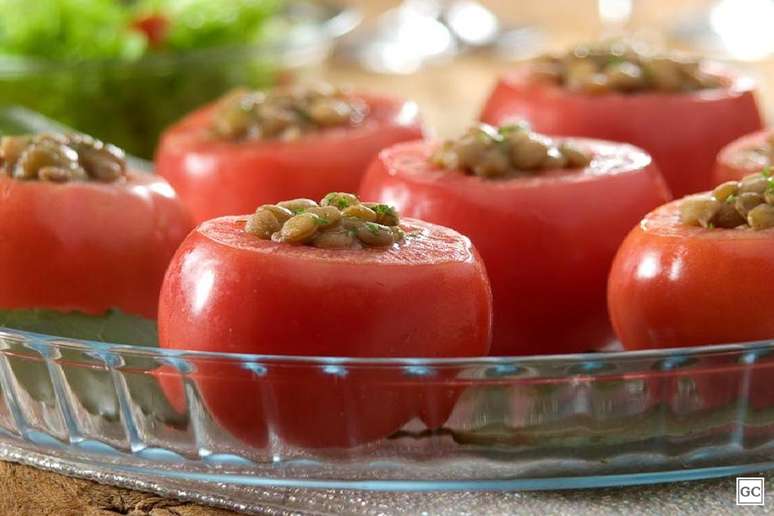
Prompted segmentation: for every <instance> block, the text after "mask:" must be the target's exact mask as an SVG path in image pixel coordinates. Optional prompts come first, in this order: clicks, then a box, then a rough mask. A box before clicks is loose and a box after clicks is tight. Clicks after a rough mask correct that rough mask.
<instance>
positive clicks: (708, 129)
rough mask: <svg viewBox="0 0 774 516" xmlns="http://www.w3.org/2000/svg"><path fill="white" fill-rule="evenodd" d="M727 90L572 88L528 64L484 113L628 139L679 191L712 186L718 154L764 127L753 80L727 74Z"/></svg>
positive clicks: (541, 127) (487, 117) (497, 91)
mask: <svg viewBox="0 0 774 516" xmlns="http://www.w3.org/2000/svg"><path fill="white" fill-rule="evenodd" d="M729 81H730V82H731V85H730V86H729V87H727V88H725V89H719V90H708V91H705V92H699V93H693V94H662V93H643V94H637V95H624V94H618V93H610V94H606V95H600V96H593V95H583V94H578V93H572V92H569V91H568V90H566V89H564V88H561V87H560V86H558V85H556V84H551V83H546V82H541V81H537V80H534V79H532V78H531V77H530V70H529V67H528V66H527V67H523V68H522V69H519V70H517V71H515V72H513V73H512V74H508V75H505V76H504V77H502V78H501V79H500V81H499V82H498V83H497V85H496V86H495V88H494V90H493V91H492V93H491V95H490V97H489V99H488V100H487V102H486V104H485V106H484V109H483V112H482V114H481V119H482V120H483V121H484V122H488V123H491V124H495V125H497V124H500V123H502V122H504V121H506V120H508V119H514V118H523V119H526V120H528V121H529V122H530V124H531V125H532V128H533V129H534V130H536V131H539V132H545V133H548V134H557V135H572V136H583V137H587V138H598V139H601V140H612V141H620V142H626V143H631V144H632V145H636V146H638V147H641V148H643V149H645V150H646V151H647V152H649V153H650V154H651V155H652V156H653V159H654V160H655V162H656V164H657V165H658V166H659V169H660V170H661V171H662V173H663V174H664V178H665V179H666V180H667V183H668V184H669V187H670V189H671V190H672V193H674V195H675V197H682V196H684V195H686V194H689V193H696V192H699V191H703V190H708V189H711V188H712V187H713V186H715V185H714V183H713V182H712V170H713V166H714V163H715V156H716V155H717V153H718V151H720V149H721V148H722V147H723V146H724V145H726V144H727V143H729V142H731V141H733V140H735V139H736V138H738V137H740V136H742V135H745V134H748V133H750V132H753V131H757V130H760V129H761V128H762V127H763V121H762V120H761V115H760V111H759V110H758V106H757V104H756V100H755V96H754V85H753V84H752V82H751V81H749V80H747V79H744V78H739V77H731V76H729Z"/></svg>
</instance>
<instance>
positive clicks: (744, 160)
mask: <svg viewBox="0 0 774 516" xmlns="http://www.w3.org/2000/svg"><path fill="white" fill-rule="evenodd" d="M771 134H772V133H771V131H770V130H766V131H758V132H757V133H753V134H748V135H747V136H743V137H742V138H739V139H738V140H736V141H734V142H732V143H730V144H728V145H726V146H725V147H724V148H723V150H721V151H720V154H718V159H717V163H716V164H715V180H714V184H720V183H724V182H726V181H738V180H740V179H742V178H743V177H744V176H746V175H749V174H754V173H756V172H760V171H761V170H763V169H764V168H765V167H766V166H768V165H770V160H769V158H768V156H767V155H766V154H762V153H760V152H754V149H759V148H762V147H765V146H766V144H767V142H768V139H769V138H771Z"/></svg>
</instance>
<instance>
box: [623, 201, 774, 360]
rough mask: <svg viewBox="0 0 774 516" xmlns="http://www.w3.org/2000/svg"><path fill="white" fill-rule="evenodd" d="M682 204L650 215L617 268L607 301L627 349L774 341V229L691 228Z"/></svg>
mask: <svg viewBox="0 0 774 516" xmlns="http://www.w3.org/2000/svg"><path fill="white" fill-rule="evenodd" d="M678 203H679V201H675V202H673V203H670V204H667V205H666V206H663V207H661V208H659V209H657V210H656V211H654V212H653V213H651V214H649V215H648V216H647V217H645V219H644V220H643V222H642V223H641V224H640V225H639V226H637V227H636V228H635V229H634V230H632V232H631V233H630V234H629V236H628V237H627V238H626V240H625V241H624V243H623V245H622V246H621V249H620V250H619V251H618V255H617V256H616V259H615V262H614V264H613V267H612V270H611V273H610V281H609V297H608V300H609V304H610V315H611V318H612V322H613V327H614V328H615V330H616V333H617V334H618V336H619V337H620V339H621V342H622V343H623V345H624V347H625V348H626V349H645V348H672V347H681V346H699V345H705V344H720V343H732V342H745V341H752V340H759V339H769V338H772V337H774V318H772V317H771V310H770V306H771V303H772V301H774V291H772V288H771V278H772V274H774V230H762V231H753V230H736V229H735V230H726V229H704V228H700V227H692V226H685V225H683V224H682V223H681V222H680V214H679V207H678Z"/></svg>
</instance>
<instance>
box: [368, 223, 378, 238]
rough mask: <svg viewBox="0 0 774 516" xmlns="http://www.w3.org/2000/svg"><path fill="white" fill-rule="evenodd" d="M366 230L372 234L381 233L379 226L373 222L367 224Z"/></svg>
mask: <svg viewBox="0 0 774 516" xmlns="http://www.w3.org/2000/svg"><path fill="white" fill-rule="evenodd" d="M365 226H366V229H367V230H368V231H369V232H370V233H371V234H372V235H376V234H378V233H379V225H378V224H374V223H373V222H366V225H365Z"/></svg>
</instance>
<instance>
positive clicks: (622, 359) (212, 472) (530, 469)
mask: <svg viewBox="0 0 774 516" xmlns="http://www.w3.org/2000/svg"><path fill="white" fill-rule="evenodd" d="M772 373H774V345H773V344H772V343H771V342H758V343H749V344H739V345H727V346H715V347H704V348H693V349H679V350H664V351H650V352H612V353H598V354H582V355H566V356H546V357H542V356H531V357H485V358H475V359H427V360H425V359H400V360H398V359H368V360H366V359H352V358H334V357H321V358H314V357H284V356H259V355H255V356H253V355H235V354H221V353H195V352H190V353H189V352H180V351H168V350H161V349H155V348H141V347H137V346H125V345H111V344H105V343H98V342H88V341H75V340H69V339H62V338H59V337H55V336H46V335H40V334H34V333H28V332H21V331H15V330H9V329H4V330H2V332H0V391H1V392H2V395H0V443H3V444H5V445H11V446H13V447H15V448H16V449H18V450H28V451H30V452H34V453H39V454H44V455H46V456H48V457H51V458H52V459H58V460H65V461H72V462H75V463H79V464H83V465H84V467H86V466H97V465H102V466H103V467H106V466H109V468H110V470H112V471H123V472H126V473H131V472H136V473H142V474H144V475H150V476H151V477H158V478H185V479H186V480H187V481H190V482H194V483H196V482H202V483H207V482H217V483H225V484H228V485H244V486H260V485H266V486H292V487H312V488H330V487H337V488H358V489H376V490H391V489H396V490H436V489H557V488H581V487H597V486H605V485H624V484H635V483H651V482H661V481H669V480H677V479H692V478H702V477H711V476H719V475H727V474H738V473H742V472H746V471H759V470H762V469H766V468H769V467H771V466H772V465H774V448H773V447H772V445H773V444H774V390H772V389H771V388H770V386H769V384H770V375H771V374H772ZM162 384H163V385H162ZM213 385H217V386H218V387H217V389H216V390H213ZM292 393H295V394H296V395H295V396H294V395H293V394H292ZM408 405H411V407H412V408H410V409H407V408H406V406H408ZM224 406H225V407H227V408H229V409H231V411H230V412H229V413H226V412H224ZM396 413H397V414H398V415H396ZM235 419H236V420H239V422H238V423H235V422H234V420H235ZM387 420H389V423H387V422H385V421H387ZM402 420H405V422H403V423H401V421H402ZM427 420H434V421H436V422H437V423H438V426H435V425H430V426H428V424H426V423H425V421H427ZM390 425H393V426H395V427H396V428H395V429H394V430H393V431H390V432H385V435H384V436H379V431H382V430H384V429H385V428H389V427H390ZM334 429H335V430H337V431H338V434H337V436H338V437H336V438H333V437H331V436H330V435H332V434H331V432H332V431H333V430H334ZM342 429H343V430H342ZM374 429H378V430H374ZM329 434H330V435H329ZM326 436H327V437H326ZM334 441H335V444H333V445H329V444H326V443H333V442H334Z"/></svg>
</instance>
